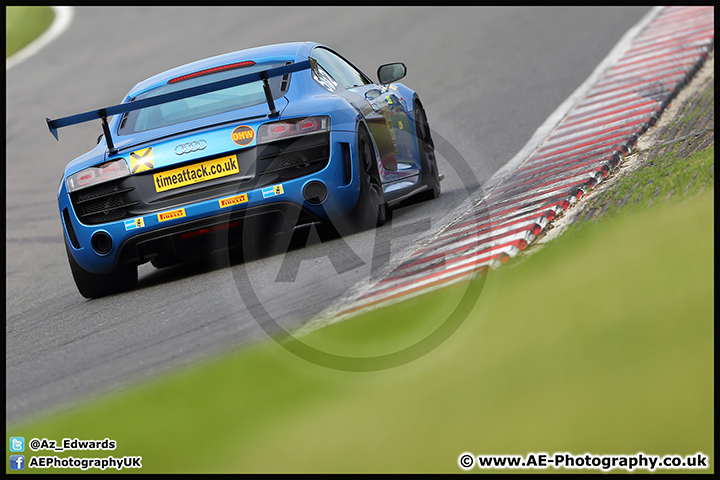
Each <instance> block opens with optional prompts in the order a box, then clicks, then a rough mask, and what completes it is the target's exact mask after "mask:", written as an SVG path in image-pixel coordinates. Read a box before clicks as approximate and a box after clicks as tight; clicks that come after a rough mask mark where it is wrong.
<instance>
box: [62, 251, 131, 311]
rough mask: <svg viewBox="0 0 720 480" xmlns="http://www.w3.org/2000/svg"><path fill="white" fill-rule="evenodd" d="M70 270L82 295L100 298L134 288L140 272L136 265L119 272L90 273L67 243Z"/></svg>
mask: <svg viewBox="0 0 720 480" xmlns="http://www.w3.org/2000/svg"><path fill="white" fill-rule="evenodd" d="M65 251H66V252H67V257H68V262H69V263H70V270H71V271H72V275H73V279H74V280H75V285H76V286H77V289H78V290H79V291H80V295H82V296H83V297H85V298H100V297H104V296H106V295H112V294H114V293H119V292H123V291H126V290H132V289H133V288H135V287H136V286H137V279H138V272H137V267H135V266H126V267H123V268H122V269H120V270H119V271H117V272H113V273H106V274H100V275H98V274H94V273H90V272H88V271H87V270H85V269H84V268H82V267H81V266H80V265H78V263H77V261H75V258H74V257H73V256H72V254H71V253H70V247H68V245H67V243H66V244H65Z"/></svg>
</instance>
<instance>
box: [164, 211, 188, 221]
mask: <svg viewBox="0 0 720 480" xmlns="http://www.w3.org/2000/svg"><path fill="white" fill-rule="evenodd" d="M184 216H185V209H184V208H179V209H177V210H170V211H169V212H162V213H158V222H167V221H168V220H175V219H177V218H183V217H184Z"/></svg>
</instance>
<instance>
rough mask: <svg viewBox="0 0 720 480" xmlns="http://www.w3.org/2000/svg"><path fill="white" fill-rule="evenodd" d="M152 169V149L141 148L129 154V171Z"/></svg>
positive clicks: (138, 171) (136, 171)
mask: <svg viewBox="0 0 720 480" xmlns="http://www.w3.org/2000/svg"><path fill="white" fill-rule="evenodd" d="M152 169H153V149H152V147H148V148H143V149H142V150H137V151H135V152H132V153H131V154H130V173H141V172H145V171H147V170H152Z"/></svg>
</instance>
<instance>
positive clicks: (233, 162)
mask: <svg viewBox="0 0 720 480" xmlns="http://www.w3.org/2000/svg"><path fill="white" fill-rule="evenodd" d="M235 173H240V167H239V165H238V161H237V155H230V156H228V157H221V158H215V159H213V160H208V161H206V162H201V163H196V164H194V165H188V166H186V167H181V168H176V169H174V170H168V171H166V172H160V173H156V174H155V175H153V183H154V185H155V191H156V192H158V193H160V192H164V191H166V190H172V189H173V188H180V187H185V186H187V185H193V184H195V183H200V182H206V181H208V180H212V179H214V178H221V177H227V176H228V175H233V174H235Z"/></svg>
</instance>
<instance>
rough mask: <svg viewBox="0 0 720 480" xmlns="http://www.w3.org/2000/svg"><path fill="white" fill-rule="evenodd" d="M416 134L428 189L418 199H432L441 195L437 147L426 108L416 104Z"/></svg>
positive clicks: (423, 177) (423, 179)
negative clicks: (432, 136)
mask: <svg viewBox="0 0 720 480" xmlns="http://www.w3.org/2000/svg"><path fill="white" fill-rule="evenodd" d="M415 136H416V137H417V143H418V150H419V153H420V166H421V168H422V181H423V183H424V184H425V185H427V187H428V189H427V190H425V191H424V192H422V193H419V194H418V195H417V197H418V200H432V199H434V198H438V197H439V196H440V172H439V171H438V165H437V158H435V147H434V145H433V142H432V138H431V136H430V127H429V126H428V123H427V116H426V115H425V110H424V109H423V108H422V106H421V105H420V104H419V103H416V104H415Z"/></svg>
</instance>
